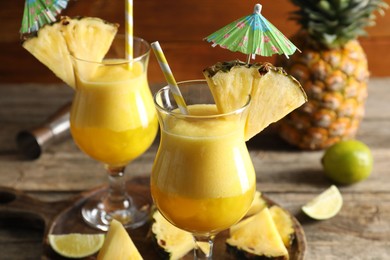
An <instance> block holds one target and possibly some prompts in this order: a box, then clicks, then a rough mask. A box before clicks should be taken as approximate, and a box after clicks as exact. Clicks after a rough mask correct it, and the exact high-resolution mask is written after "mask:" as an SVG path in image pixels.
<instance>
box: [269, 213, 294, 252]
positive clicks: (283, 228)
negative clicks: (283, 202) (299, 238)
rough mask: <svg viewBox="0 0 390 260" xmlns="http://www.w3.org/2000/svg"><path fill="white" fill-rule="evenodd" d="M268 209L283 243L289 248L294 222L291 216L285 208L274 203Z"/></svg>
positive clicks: (292, 239) (292, 240)
mask: <svg viewBox="0 0 390 260" xmlns="http://www.w3.org/2000/svg"><path fill="white" fill-rule="evenodd" d="M269 211H270V213H271V216H272V219H273V221H274V222H275V225H276V229H277V230H278V232H279V234H280V237H281V238H282V240H283V243H284V245H285V246H286V247H287V248H290V247H291V245H292V243H293V242H294V239H295V230H294V222H293V220H292V219H291V216H290V215H289V214H288V213H287V212H286V210H284V209H283V208H281V207H279V206H276V205H274V206H272V207H270V208H269Z"/></svg>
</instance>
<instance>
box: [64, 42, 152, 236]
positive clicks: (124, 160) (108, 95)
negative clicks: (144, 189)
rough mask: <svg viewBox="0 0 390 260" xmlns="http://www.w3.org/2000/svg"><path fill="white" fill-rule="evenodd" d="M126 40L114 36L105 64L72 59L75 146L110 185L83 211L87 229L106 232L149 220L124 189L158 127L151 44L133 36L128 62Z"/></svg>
mask: <svg viewBox="0 0 390 260" xmlns="http://www.w3.org/2000/svg"><path fill="white" fill-rule="evenodd" d="M124 42H125V40H124V37H119V36H118V37H117V38H116V39H115V40H114V42H113V44H112V46H111V50H110V51H109V53H108V54H107V55H106V58H105V59H104V61H103V62H92V61H87V60H83V59H80V58H78V57H72V61H73V65H74V71H75V78H76V93H75V97H74V100H73V104H72V108H71V114H70V123H71V133H72V136H73V139H74V141H75V143H76V144H77V145H78V147H79V148H80V149H81V150H82V151H83V152H84V153H86V154H87V155H89V156H90V157H92V158H93V159H95V160H97V161H99V162H102V163H103V164H104V166H105V168H106V170H107V173H108V180H109V187H108V189H107V191H106V192H105V194H104V195H102V196H99V197H98V198H96V197H95V198H90V200H88V202H86V204H85V205H84V207H83V209H82V216H83V218H84V220H85V221H86V222H87V223H88V224H89V225H91V226H93V227H96V228H98V229H101V230H107V229H108V226H109V223H110V220H111V219H113V218H115V219H117V220H119V221H120V222H121V223H122V224H123V225H124V226H125V227H126V228H136V227H139V226H141V225H142V224H144V223H145V222H146V221H147V220H148V212H147V210H141V209H138V208H137V207H136V205H135V203H134V201H133V198H132V197H131V196H130V195H129V194H127V192H126V187H125V176H124V175H125V166H126V165H127V164H128V163H130V162H131V161H132V160H134V159H135V158H137V157H138V156H140V155H141V154H143V153H144V152H145V151H146V150H147V149H148V148H149V146H150V145H151V144H152V142H153V140H154V139H155V136H156V133H157V129H158V123H157V115H156V112H155V108H154V104H153V96H152V94H151V91H150V89H149V85H148V81H147V75H146V74H147V66H148V60H149V53H150V47H149V44H148V43H147V42H146V41H144V40H143V39H140V38H134V47H133V51H134V58H133V59H130V60H129V59H126V58H125V57H126V56H125V48H124Z"/></svg>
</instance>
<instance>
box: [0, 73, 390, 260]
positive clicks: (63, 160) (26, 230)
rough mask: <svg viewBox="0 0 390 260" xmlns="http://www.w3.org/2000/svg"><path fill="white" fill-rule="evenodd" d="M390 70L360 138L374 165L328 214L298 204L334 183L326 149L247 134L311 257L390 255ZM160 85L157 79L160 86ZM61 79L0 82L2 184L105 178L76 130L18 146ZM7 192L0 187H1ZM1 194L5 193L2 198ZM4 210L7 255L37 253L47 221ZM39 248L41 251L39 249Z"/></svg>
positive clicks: (34, 189) (58, 189) (1, 237)
mask: <svg viewBox="0 0 390 260" xmlns="http://www.w3.org/2000/svg"><path fill="white" fill-rule="evenodd" d="M389 85H390V78H383V79H378V78H372V79H371V80H370V83H369V96H368V100H367V106H366V107H367V111H366V115H365V118H364V120H363V122H362V125H361V127H360V129H359V134H358V139H360V140H362V141H364V142H365V143H366V144H367V145H368V146H369V147H370V148H371V150H372V152H373V156H374V169H373V172H372V174H371V176H370V177H369V178H368V179H367V180H365V181H364V182H361V183H357V184H355V185H350V186H339V188H340V190H341V193H342V195H343V199H344V204H343V208H342V210H341V211H340V213H339V214H338V215H337V216H336V217H335V218H332V219H330V220H326V221H313V220H310V219H308V218H307V217H305V216H304V215H302V213H301V211H300V207H301V206H302V205H303V204H304V203H306V202H307V201H309V200H310V199H311V198H313V197H314V196H315V195H317V194H318V193H320V192H321V191H323V190H325V189H326V188H327V187H329V185H331V184H332V183H331V182H330V181H329V180H327V179H326V178H325V177H324V175H323V172H322V167H321V164H320V159H321V156H322V154H323V152H322V151H317V152H303V151H299V150H296V149H294V148H292V147H290V146H288V145H287V144H285V143H284V142H282V141H281V140H280V139H279V138H278V136H277V135H276V134H275V132H274V131H273V128H272V127H271V128H269V129H267V130H266V131H264V132H262V133H261V134H259V135H258V136H256V137H255V138H254V139H252V140H250V142H248V147H249V150H250V154H251V157H252V160H253V163H254V166H255V169H256V173H257V182H258V189H259V190H261V191H262V192H263V193H264V194H265V195H266V196H268V197H269V198H271V199H272V200H273V201H275V202H276V203H278V204H280V205H281V206H283V207H285V208H286V209H288V210H289V211H290V212H292V213H293V214H294V215H295V216H296V217H297V219H298V220H299V221H300V223H301V224H302V226H303V228H304V230H305V234H306V238H307V243H308V249H307V253H306V257H307V258H306V259H310V260H317V259H318V260H322V259H387V258H388V256H389V255H390V242H389V241H390V225H389V223H390V222H389V219H390V174H389V169H390V143H389V142H390V134H389V130H388V129H389V128H390V110H389V103H388V100H389V99H390V92H389V91H388V86H389ZM157 87H158V85H153V86H152V90H153V92H155V90H156V88H157ZM72 96H73V91H72V90H71V89H70V88H69V87H67V86H65V85H63V84H46V85H40V84H22V85H20V84H0V185H1V186H7V187H11V188H15V189H18V190H23V191H25V192H28V193H29V194H30V195H32V196H34V197H37V198H39V199H41V200H43V201H52V202H53V201H59V200H63V199H66V198H70V197H72V196H74V195H76V194H78V193H80V192H82V191H85V190H89V189H92V188H95V187H97V186H99V185H101V184H103V183H105V181H106V175H105V173H104V169H103V167H102V166H101V165H100V164H99V163H97V162H95V161H93V160H92V159H89V158H88V157H87V156H86V155H84V154H82V153H81V152H80V151H79V150H78V148H77V147H76V146H75V144H74V143H73V141H72V139H71V138H70V137H68V138H65V139H63V140H61V141H59V142H57V143H55V144H52V145H51V146H49V147H47V149H46V150H45V151H44V153H43V154H42V156H41V157H40V158H39V159H37V160H33V161H29V160H26V159H25V158H23V157H22V156H21V155H20V154H19V152H18V149H17V146H16V142H15V136H16V134H17V132H18V131H20V130H22V129H28V128H30V127H34V126H37V125H39V124H40V123H42V122H43V121H44V120H45V119H46V118H47V117H48V116H50V115H51V114H52V113H53V112H54V111H56V110H57V109H58V108H59V107H61V106H62V105H63V104H65V103H67V102H68V101H69V100H71V99H72ZM157 146H158V140H156V142H155V143H154V144H153V146H152V147H151V148H150V149H149V150H148V151H147V152H146V153H145V154H144V155H143V156H141V157H140V158H139V159H137V160H136V161H134V162H133V163H132V164H130V165H129V167H128V168H127V177H128V178H131V177H133V176H134V177H148V176H149V173H150V171H151V168H152V163H153V160H154V156H155V153H156V150H157ZM0 195H1V194H0ZM2 200H3V198H2V197H1V196H0V203H1V201H2ZM20 223H23V222H20V221H17V225H16V223H15V222H10V221H9V220H7V219H6V218H5V217H4V216H0V252H1V257H3V256H4V257H6V258H5V259H18V256H20V257H22V259H38V258H39V256H40V254H41V252H42V246H41V242H40V241H41V239H42V236H43V229H42V228H43V227H40V225H39V223H38V224H37V225H36V226H35V227H33V228H32V227H23V228H20V227H18V225H19V224H20ZM37 256H38V257H37Z"/></svg>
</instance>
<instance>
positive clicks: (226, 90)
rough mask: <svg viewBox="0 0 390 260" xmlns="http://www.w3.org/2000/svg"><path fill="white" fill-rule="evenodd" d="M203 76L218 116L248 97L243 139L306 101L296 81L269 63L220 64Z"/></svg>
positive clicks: (208, 69) (243, 102)
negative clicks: (249, 100) (215, 105)
mask: <svg viewBox="0 0 390 260" xmlns="http://www.w3.org/2000/svg"><path fill="white" fill-rule="evenodd" d="M203 74H204V76H205V78H206V80H207V82H208V85H209V87H210V89H211V92H212V94H213V96H214V100H215V102H216V104H217V107H218V109H219V110H220V112H222V113H226V112H229V111H232V110H234V109H237V108H239V107H241V106H243V105H244V104H245V102H246V101H247V98H248V95H249V94H250V95H251V104H250V107H249V111H248V118H247V121H246V126H245V139H246V140H249V139H250V138H252V137H253V136H255V135H256V134H258V133H259V132H261V131H262V130H263V129H264V128H266V127H267V126H268V125H270V124H271V123H273V122H276V121H278V120H279V119H281V118H283V117H284V116H286V115H287V114H288V113H290V112H291V111H293V110H294V109H296V108H298V107H300V106H301V105H302V104H303V103H305V102H306V101H307V96H306V94H305V92H304V90H303V88H302V86H301V85H300V84H299V82H298V81H297V80H295V79H294V78H293V77H292V76H289V75H287V74H286V72H284V70H283V69H282V68H277V67H274V66H272V65H271V64H270V63H255V64H246V63H243V62H241V61H230V62H223V63H217V64H215V65H213V66H211V67H208V68H206V69H205V70H204V71H203Z"/></svg>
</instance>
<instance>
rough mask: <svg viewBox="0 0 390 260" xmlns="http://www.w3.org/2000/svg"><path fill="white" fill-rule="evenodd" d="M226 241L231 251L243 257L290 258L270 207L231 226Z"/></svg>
mask: <svg viewBox="0 0 390 260" xmlns="http://www.w3.org/2000/svg"><path fill="white" fill-rule="evenodd" d="M226 243H227V246H228V250H229V251H230V252H233V253H235V254H236V255H238V256H241V257H242V256H260V257H267V258H272V259H273V258H277V259H289V254H288V251H287V248H286V247H285V245H284V243H283V241H282V238H281V237H280V235H279V233H278V230H277V228H276V225H275V222H274V221H273V219H272V216H271V213H270V211H269V209H268V208H264V209H263V210H262V211H261V212H259V213H257V214H256V215H253V216H251V217H249V218H247V219H245V220H243V221H241V222H239V223H237V224H236V225H234V226H233V227H231V228H230V237H229V238H228V239H227V240H226Z"/></svg>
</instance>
